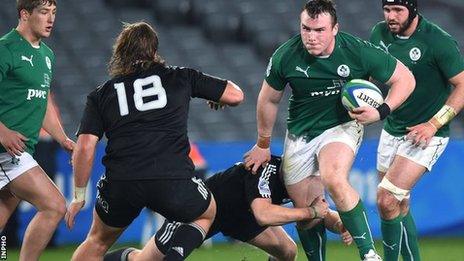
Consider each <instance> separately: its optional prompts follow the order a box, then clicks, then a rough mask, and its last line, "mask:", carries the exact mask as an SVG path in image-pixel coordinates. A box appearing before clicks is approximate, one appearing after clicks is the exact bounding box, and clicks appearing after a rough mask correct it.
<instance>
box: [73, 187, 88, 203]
mask: <svg viewBox="0 0 464 261" xmlns="http://www.w3.org/2000/svg"><path fill="white" fill-rule="evenodd" d="M86 189H87V187H77V186H74V198H73V201H74V202H82V201H85V193H86Z"/></svg>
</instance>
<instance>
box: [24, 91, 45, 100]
mask: <svg viewBox="0 0 464 261" xmlns="http://www.w3.org/2000/svg"><path fill="white" fill-rule="evenodd" d="M33 98H38V99H47V91H44V90H36V89H27V98H26V100H28V101H30V100H32V99H33Z"/></svg>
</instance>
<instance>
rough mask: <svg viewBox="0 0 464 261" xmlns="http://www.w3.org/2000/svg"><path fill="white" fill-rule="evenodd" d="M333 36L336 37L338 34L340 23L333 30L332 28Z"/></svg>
mask: <svg viewBox="0 0 464 261" xmlns="http://www.w3.org/2000/svg"><path fill="white" fill-rule="evenodd" d="M332 34H333V36H336V35H337V34H338V23H336V24H335V25H334V26H333V28H332Z"/></svg>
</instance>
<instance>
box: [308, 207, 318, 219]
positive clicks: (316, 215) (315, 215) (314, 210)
mask: <svg viewBox="0 0 464 261" xmlns="http://www.w3.org/2000/svg"><path fill="white" fill-rule="evenodd" d="M309 208H311V209H312V210H313V214H314V217H313V219H316V218H319V216H318V214H317V210H316V208H315V207H314V206H309Z"/></svg>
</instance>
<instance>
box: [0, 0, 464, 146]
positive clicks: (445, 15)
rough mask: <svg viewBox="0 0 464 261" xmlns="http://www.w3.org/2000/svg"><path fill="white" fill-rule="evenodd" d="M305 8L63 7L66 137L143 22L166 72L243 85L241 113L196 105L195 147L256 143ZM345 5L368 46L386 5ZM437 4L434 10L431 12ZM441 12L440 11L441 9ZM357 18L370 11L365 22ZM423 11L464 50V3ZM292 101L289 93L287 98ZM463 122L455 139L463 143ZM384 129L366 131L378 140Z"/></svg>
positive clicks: (206, 2)
mask: <svg viewBox="0 0 464 261" xmlns="http://www.w3.org/2000/svg"><path fill="white" fill-rule="evenodd" d="M304 2H305V1H303V0H290V1H279V0H234V1H228V0H134V1H128V0H106V1H104V0H81V1H59V4H58V16H57V22H56V24H55V25H56V26H55V29H54V31H53V34H52V37H51V38H50V39H47V40H46V42H47V43H48V44H49V45H50V46H51V47H52V49H53V50H54V51H55V53H56V57H57V58H56V67H55V72H54V73H55V75H54V76H55V77H54V78H55V80H54V85H53V87H52V88H53V90H54V92H55V93H56V97H57V101H58V104H59V105H60V109H61V113H62V117H63V123H64V126H65V128H66V130H67V132H68V133H73V132H74V131H75V129H76V128H77V125H78V122H79V120H80V117H81V113H82V110H83V106H84V104H85V100H86V95H87V93H88V92H89V91H90V90H92V89H93V88H95V87H96V86H98V85H99V84H101V83H103V82H104V81H105V80H106V79H107V73H106V67H107V62H108V60H109V57H110V55H111V47H112V43H113V42H114V38H115V37H116V36H117V34H118V32H119V30H120V28H121V22H122V21H125V22H134V21H139V20H144V21H146V22H149V23H150V24H152V25H154V27H155V29H156V30H157V31H158V33H159V37H160V54H161V55H162V56H163V57H164V58H165V59H166V61H167V63H168V64H172V65H179V66H188V67H192V68H197V69H199V70H202V71H204V72H206V73H209V74H212V75H217V76H220V77H224V78H228V79H231V80H234V81H235V82H237V83H239V85H240V86H241V87H242V88H243V89H244V92H245V94H246V101H245V102H244V104H243V105H241V106H239V107H237V108H232V109H229V108H228V109H226V110H225V111H224V112H215V111H211V110H209V109H208V108H207V106H206V104H205V102H204V101H202V100H193V102H192V103H191V115H190V122H189V126H190V136H191V137H192V138H193V139H195V140H213V141H214V140H221V141H225V140H250V139H254V138H255V135H256V120H255V118H256V117H255V104H256V98H257V94H258V92H259V89H260V87H261V82H262V80H263V77H264V72H265V69H266V64H267V60H268V59H269V56H270V55H271V54H272V52H273V50H275V48H276V47H277V46H279V45H280V44H281V43H283V42H284V41H285V40H287V39H288V38H289V37H290V36H292V35H294V34H296V33H298V30H299V29H298V22H299V18H298V15H299V12H300V9H301V7H302V5H303V3H304ZM337 2H338V3H339V7H338V12H339V20H340V24H341V29H342V30H345V31H348V32H351V33H354V34H355V35H358V36H360V37H362V38H367V37H368V35H369V31H370V28H371V27H372V25H373V24H374V23H375V22H377V21H379V20H380V19H381V18H382V13H381V7H380V1H372V0H356V1H349V3H348V2H347V3H344V2H342V1H337ZM432 4H434V5H433V6H432ZM437 5H438V6H440V10H437V8H436V6H437ZM359 10H366V12H365V13H363V15H359ZM420 11H421V13H423V14H424V15H425V16H427V17H430V18H431V20H433V21H434V22H436V23H437V24H439V25H440V26H442V27H443V28H445V29H446V30H447V31H448V32H449V33H451V34H452V35H453V36H454V37H456V39H457V40H458V41H459V43H460V46H461V48H463V47H464V26H462V25H464V18H463V17H462V16H461V15H460V14H461V13H462V12H464V2H462V1H461V0H454V1H444V0H431V1H421V6H420ZM16 17H17V15H16V10H15V8H14V5H13V4H11V5H6V6H5V7H4V8H2V9H0V18H1V20H2V23H0V33H1V34H4V33H6V32H7V31H9V30H10V29H11V28H13V27H14V26H16ZM287 95H288V93H287ZM281 108H282V109H281V110H280V112H279V116H278V120H277V122H276V126H275V131H274V132H275V135H276V136H277V137H283V136H284V133H285V118H286V114H287V112H286V111H285V109H284V108H287V98H286V97H284V98H283V99H282V104H281ZM463 118H464V117H463V116H460V119H461V121H458V122H455V123H454V124H453V128H454V129H455V130H456V131H453V133H454V135H455V136H460V137H463V135H464V131H463V122H464V121H463V120H462V119H463ZM379 128H380V125H379V124H377V125H374V126H373V127H368V128H367V132H366V133H367V136H368V137H378V133H379Z"/></svg>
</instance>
